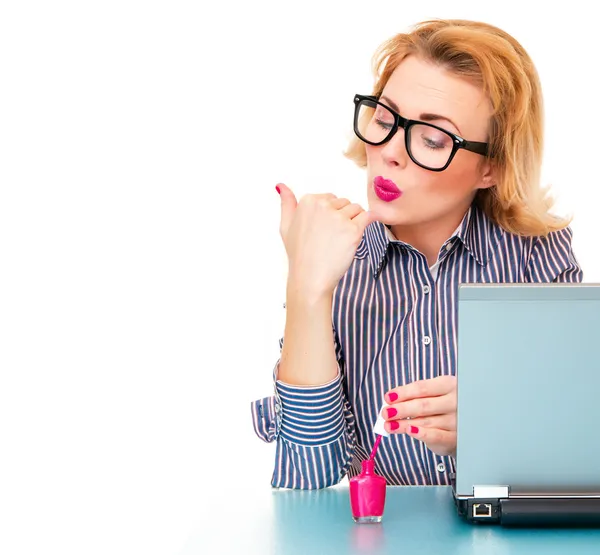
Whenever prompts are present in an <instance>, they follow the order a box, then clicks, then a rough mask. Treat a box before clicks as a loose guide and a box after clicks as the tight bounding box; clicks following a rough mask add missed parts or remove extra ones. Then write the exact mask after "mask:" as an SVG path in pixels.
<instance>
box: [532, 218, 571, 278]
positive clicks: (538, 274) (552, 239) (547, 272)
mask: <svg viewBox="0 0 600 555" xmlns="http://www.w3.org/2000/svg"><path fill="white" fill-rule="evenodd" d="M572 239H573V232H572V230H571V228H569V227H566V228H564V229H561V230H559V231H553V232H551V233H549V234H548V235H547V236H545V237H540V238H538V239H536V241H535V243H534V245H533V248H532V251H531V255H530V257H529V262H528V264H527V270H526V274H525V281H527V282H531V283H553V282H554V283H579V282H581V281H582V280H583V272H582V270H581V268H580V266H579V263H578V261H577V259H576V258H575V254H574V253H573V248H572Z"/></svg>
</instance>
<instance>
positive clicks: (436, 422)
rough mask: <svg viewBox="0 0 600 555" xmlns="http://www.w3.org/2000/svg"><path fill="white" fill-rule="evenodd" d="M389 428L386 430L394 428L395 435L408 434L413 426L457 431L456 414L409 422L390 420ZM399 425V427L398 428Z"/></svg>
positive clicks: (427, 417)
mask: <svg viewBox="0 0 600 555" xmlns="http://www.w3.org/2000/svg"><path fill="white" fill-rule="evenodd" d="M386 424H389V426H386V429H388V427H389V429H390V431H391V430H392V428H393V431H394V432H395V433H400V434H407V433H409V431H410V429H411V426H412V427H414V428H438V429H440V430H446V431H448V432H454V431H456V412H450V413H448V414H440V415H437V416H424V417H420V418H411V419H409V420H406V419H404V420H396V419H393V420H389V421H387V422H386ZM396 424H397V426H396Z"/></svg>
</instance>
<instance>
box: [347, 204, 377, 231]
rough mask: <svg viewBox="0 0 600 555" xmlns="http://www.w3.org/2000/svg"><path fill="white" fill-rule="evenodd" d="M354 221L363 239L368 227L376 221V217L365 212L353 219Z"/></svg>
mask: <svg viewBox="0 0 600 555" xmlns="http://www.w3.org/2000/svg"><path fill="white" fill-rule="evenodd" d="M352 221H353V222H354V223H355V224H356V225H357V227H358V232H359V235H360V236H361V237H362V235H363V233H364V232H365V229H366V228H367V226H368V225H369V224H372V223H373V222H374V221H375V216H374V214H373V213H372V212H368V211H366V210H365V211H364V212H361V213H360V214H358V216H356V217H355V218H353V219H352Z"/></svg>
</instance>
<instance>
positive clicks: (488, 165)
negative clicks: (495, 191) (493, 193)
mask: <svg viewBox="0 0 600 555" xmlns="http://www.w3.org/2000/svg"><path fill="white" fill-rule="evenodd" d="M480 171H481V174H480V179H479V184H478V185H477V188H478V189H489V188H490V187H493V186H494V185H496V184H497V183H498V171H497V168H496V166H495V165H494V164H493V163H492V162H491V161H490V160H485V161H484V162H483V163H482V164H481V170H480Z"/></svg>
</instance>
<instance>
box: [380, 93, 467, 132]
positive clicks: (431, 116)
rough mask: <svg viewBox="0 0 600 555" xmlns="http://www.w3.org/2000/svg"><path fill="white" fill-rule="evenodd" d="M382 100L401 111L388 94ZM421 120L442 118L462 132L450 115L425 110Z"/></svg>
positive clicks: (429, 120) (427, 120)
mask: <svg viewBox="0 0 600 555" xmlns="http://www.w3.org/2000/svg"><path fill="white" fill-rule="evenodd" d="M380 100H384V101H385V102H386V103H387V104H389V107H390V108H391V109H392V110H395V111H396V112H400V110H399V108H398V105H397V104H396V103H395V102H394V101H393V100H392V99H391V98H388V97H387V96H382V97H380ZM419 120H421V121H426V122H432V121H440V120H443V121H447V122H448V123H450V124H452V125H453V126H454V127H455V128H456V129H457V131H458V133H459V134H461V132H460V129H459V127H458V125H456V123H454V122H453V121H452V120H451V119H450V118H449V117H446V116H441V115H440V114H432V113H429V112H424V113H422V114H421V115H420V116H419Z"/></svg>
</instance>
